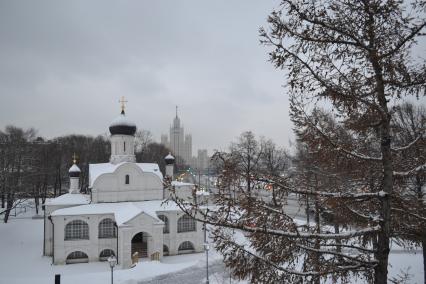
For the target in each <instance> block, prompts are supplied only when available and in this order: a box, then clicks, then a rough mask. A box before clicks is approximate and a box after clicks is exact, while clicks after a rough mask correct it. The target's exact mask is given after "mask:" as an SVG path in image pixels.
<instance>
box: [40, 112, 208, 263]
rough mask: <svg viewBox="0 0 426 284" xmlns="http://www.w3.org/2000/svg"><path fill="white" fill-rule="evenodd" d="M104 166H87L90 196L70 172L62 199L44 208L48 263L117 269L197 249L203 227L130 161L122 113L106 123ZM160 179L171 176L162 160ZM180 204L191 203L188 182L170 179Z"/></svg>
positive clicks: (129, 131)
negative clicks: (107, 263)
mask: <svg viewBox="0 0 426 284" xmlns="http://www.w3.org/2000/svg"><path fill="white" fill-rule="evenodd" d="M109 131H110V133H111V158H110V162H109V163H102V164H90V166H89V189H90V194H82V193H80V189H79V176H80V169H79V168H78V166H77V165H76V161H75V159H74V164H73V165H72V167H71V168H70V170H69V176H70V189H69V193H67V194H64V195H61V196H59V197H57V198H54V199H51V200H48V201H47V202H46V203H45V204H44V205H45V217H44V243H43V252H44V255H46V256H52V263H54V264H70V263H81V262H92V261H104V260H106V259H107V258H108V257H109V256H111V255H114V256H116V258H117V260H118V264H119V265H121V266H122V267H124V268H126V267H130V266H131V265H132V256H133V258H135V256H136V257H139V258H149V259H155V260H161V258H162V257H163V256H166V255H176V254H183V253H192V252H201V251H203V250H204V247H203V244H204V231H203V224H202V223H200V222H197V221H195V220H194V219H192V218H191V217H189V216H188V215H186V214H185V213H184V212H182V211H181V210H180V209H179V208H178V207H177V205H176V204H174V203H172V201H168V202H163V201H164V200H165V199H166V197H168V194H169V193H168V191H167V189H165V187H164V185H163V174H162V173H161V172H160V169H159V167H158V165H157V164H149V163H136V158H135V155H134V139H135V137H134V135H135V132H136V125H135V124H134V123H133V122H131V121H129V120H128V119H127V118H126V115H125V112H124V106H122V111H121V114H120V115H119V117H118V118H116V119H115V120H114V121H113V122H112V123H111V125H110V127H109ZM165 160H166V164H167V166H166V173H165V174H166V175H167V176H169V177H170V178H172V177H173V163H174V157H173V156H171V155H168V156H167V157H165ZM172 185H174V187H175V189H176V192H177V194H178V196H179V197H181V198H191V196H192V191H193V188H194V186H193V185H192V184H185V183H180V182H177V181H173V182H172Z"/></svg>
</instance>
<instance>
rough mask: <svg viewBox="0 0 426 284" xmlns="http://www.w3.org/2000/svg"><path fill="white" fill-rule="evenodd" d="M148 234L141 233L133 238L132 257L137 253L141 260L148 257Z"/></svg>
mask: <svg viewBox="0 0 426 284" xmlns="http://www.w3.org/2000/svg"><path fill="white" fill-rule="evenodd" d="M150 237H151V236H150V235H149V234H148V233H145V232H140V233H137V234H136V235H135V236H134V237H133V238H132V256H133V255H134V254H135V253H136V252H137V253H138V256H139V258H142V257H148V239H149V238H150Z"/></svg>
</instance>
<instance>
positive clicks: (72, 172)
mask: <svg viewBox="0 0 426 284" xmlns="http://www.w3.org/2000/svg"><path fill="white" fill-rule="evenodd" d="M72 162H73V164H72V166H71V168H70V169H69V171H68V173H69V176H70V177H73V178H78V177H80V173H81V170H80V168H79V167H78V166H77V164H76V163H77V157H76V155H75V153H74V155H73V160H72Z"/></svg>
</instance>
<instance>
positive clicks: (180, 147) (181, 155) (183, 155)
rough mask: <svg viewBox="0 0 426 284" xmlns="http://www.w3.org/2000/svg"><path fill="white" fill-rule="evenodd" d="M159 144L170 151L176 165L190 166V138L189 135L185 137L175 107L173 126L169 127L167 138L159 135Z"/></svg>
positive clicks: (164, 135)
mask: <svg viewBox="0 0 426 284" xmlns="http://www.w3.org/2000/svg"><path fill="white" fill-rule="evenodd" d="M161 144H163V145H164V146H166V147H167V148H169V149H170V150H171V151H172V154H173V155H174V156H175V157H176V159H177V160H176V163H177V164H178V165H183V164H187V165H188V164H189V165H190V164H192V136H191V134H186V135H185V130H184V128H183V125H181V123H180V118H179V116H178V112H177V107H176V116H175V118H174V119H173V124H172V125H171V126H170V134H169V137H167V135H166V134H163V135H161Z"/></svg>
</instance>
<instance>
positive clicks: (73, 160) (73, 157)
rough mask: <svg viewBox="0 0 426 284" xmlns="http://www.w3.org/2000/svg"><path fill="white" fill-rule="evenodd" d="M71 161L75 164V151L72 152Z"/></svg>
mask: <svg viewBox="0 0 426 284" xmlns="http://www.w3.org/2000/svg"><path fill="white" fill-rule="evenodd" d="M72 162H73V163H74V164H75V163H77V156H76V154H75V152H74V154H73V155H72Z"/></svg>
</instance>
